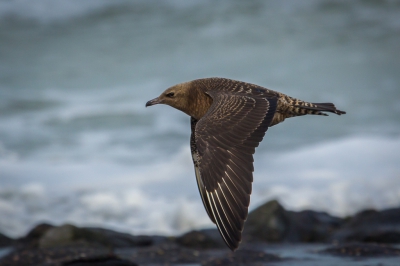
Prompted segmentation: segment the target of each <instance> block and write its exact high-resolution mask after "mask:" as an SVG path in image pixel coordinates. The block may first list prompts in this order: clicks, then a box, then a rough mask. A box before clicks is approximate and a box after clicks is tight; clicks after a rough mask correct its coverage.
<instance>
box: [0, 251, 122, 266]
mask: <svg viewBox="0 0 400 266" xmlns="http://www.w3.org/2000/svg"><path fill="white" fill-rule="evenodd" d="M116 258H117V257H116V256H115V255H114V254H112V253H111V252H110V250H109V249H105V248H88V247H62V248H44V249H43V248H40V249H26V250H17V251H14V252H12V253H10V254H8V255H6V256H5V257H4V258H2V259H0V265H2V266H14V265H15V266H17V265H18V266H20V265H43V266H45V265H46V266H56V265H66V264H65V263H68V262H74V261H79V260H107V259H116ZM89 265H90V264H89Z"/></svg>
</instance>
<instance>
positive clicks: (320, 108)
mask: <svg viewBox="0 0 400 266" xmlns="http://www.w3.org/2000/svg"><path fill="white" fill-rule="evenodd" d="M293 111H294V113H295V114H296V115H325V116H326V115H327V114H326V113H324V112H330V113H334V114H337V115H342V114H345V113H346V112H344V111H341V110H338V109H336V107H335V105H334V104H333V103H308V102H303V101H296V102H295V103H294V104H293Z"/></svg>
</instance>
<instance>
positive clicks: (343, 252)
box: [320, 243, 400, 257]
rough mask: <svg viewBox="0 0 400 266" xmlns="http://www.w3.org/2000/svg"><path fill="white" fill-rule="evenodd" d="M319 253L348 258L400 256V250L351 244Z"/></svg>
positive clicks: (383, 246)
mask: <svg viewBox="0 0 400 266" xmlns="http://www.w3.org/2000/svg"><path fill="white" fill-rule="evenodd" d="M320 253H327V254H331V255H334V256H350V257H388V256H400V249H398V248H393V247H390V246H387V245H382V244H380V245H378V244H366V243H352V244H341V245H338V246H335V247H331V248H327V249H324V250H322V251H320Z"/></svg>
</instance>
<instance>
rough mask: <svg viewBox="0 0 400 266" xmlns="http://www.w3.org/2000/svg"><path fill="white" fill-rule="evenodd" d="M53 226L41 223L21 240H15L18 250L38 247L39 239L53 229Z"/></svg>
mask: <svg viewBox="0 0 400 266" xmlns="http://www.w3.org/2000/svg"><path fill="white" fill-rule="evenodd" d="M53 227H54V226H53V225H50V224H46V223H42V224H39V225H37V226H35V227H34V228H33V229H32V230H31V231H29V233H28V234H27V235H26V236H25V237H22V238H19V239H18V240H17V247H18V248H37V247H39V240H40V238H41V237H42V236H43V235H44V234H45V233H46V232H47V230H49V229H51V228H53Z"/></svg>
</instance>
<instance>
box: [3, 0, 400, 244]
mask: <svg viewBox="0 0 400 266" xmlns="http://www.w3.org/2000/svg"><path fill="white" fill-rule="evenodd" d="M399 47H400V1H389V0H387V1H361V0H359V1H346V0H342V1H341V0H337V1H334V0H318V1H316V0H304V1H297V0H291V1H290V0H286V1H281V0H271V1H239V0H237V1H218V2H215V1H178V0H169V1H162V2H161V1H128V0H126V1H125V0H118V1H117V0H113V1H112V0H86V1H81V0H70V1H64V0H38V1H30V0H14V1H7V0H1V1H0V232H2V233H4V234H7V235H9V236H12V237H18V236H21V235H23V234H25V233H26V232H27V231H28V230H29V229H30V228H32V226H34V225H35V224H37V223H40V222H48V223H52V224H62V223H73V224H76V225H81V226H102V227H107V228H111V229H116V230H120V231H125V232H130V233H134V234H144V233H146V234H178V233H183V232H185V231H187V230H191V229H196V228H204V227H209V226H212V223H211V222H210V221H209V219H208V217H207V214H206V212H205V211H204V208H203V206H202V202H201V200H200V196H199V195H198V190H197V187H196V186H197V185H196V181H195V176H194V170H193V165H192V161H191V156H190V148H189V135H190V126H189V117H187V116H186V115H185V114H183V113H181V112H179V111H177V110H174V109H172V108H170V107H167V106H154V107H151V108H145V103H146V102H147V101H148V100H150V99H152V98H155V97H156V96H158V95H159V94H160V93H161V92H162V91H163V90H165V89H166V88H168V87H169V86H172V85H174V84H176V83H180V82H184V81H188V80H192V79H196V78H203V77H213V76H218V77H226V78H231V79H237V80H243V81H247V82H251V83H255V84H259V85H262V86H265V87H268V88H269V89H273V90H278V91H281V92H284V93H286V94H288V95H290V96H293V97H297V98H300V99H302V100H306V101H311V102H333V103H335V105H336V106H337V107H338V108H339V109H340V110H344V111H346V112H347V114H346V115H342V116H337V115H334V114H331V115H330V116H329V117H321V116H314V117H312V116H307V117H299V118H291V119H287V120H286V121H285V122H284V123H283V124H280V125H277V126H275V127H272V128H270V129H269V130H268V132H267V134H266V136H265V138H264V141H263V142H262V143H261V145H260V147H259V148H258V149H257V152H256V154H255V156H254V157H255V172H254V185H253V194H252V198H251V205H250V209H254V208H255V207H257V206H258V205H260V204H262V203H263V202H265V201H267V200H270V199H278V200H279V201H280V202H281V203H282V204H283V205H284V207H285V208H288V209H291V210H302V209H307V208H312V209H315V210H319V211H326V212H328V213H330V214H332V215H340V216H345V215H349V214H353V213H354V212H356V211H359V210H361V209H364V208H375V209H383V208H389V207H393V206H399V204H400V165H399V162H400V152H399V151H400V52H399V51H400V50H399Z"/></svg>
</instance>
